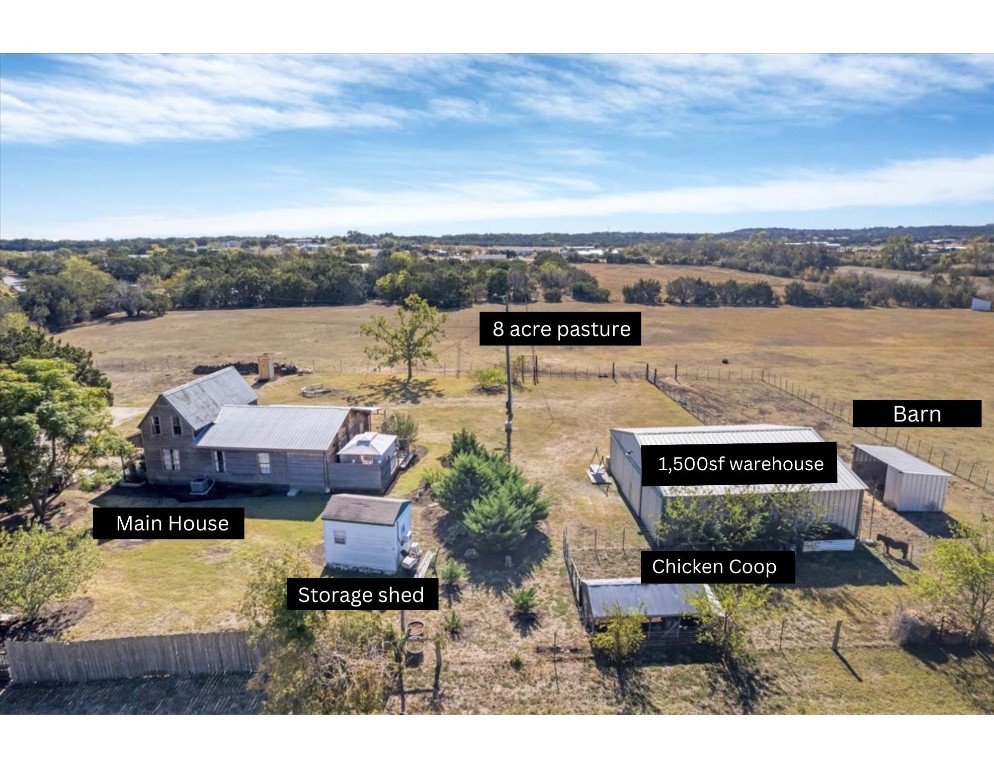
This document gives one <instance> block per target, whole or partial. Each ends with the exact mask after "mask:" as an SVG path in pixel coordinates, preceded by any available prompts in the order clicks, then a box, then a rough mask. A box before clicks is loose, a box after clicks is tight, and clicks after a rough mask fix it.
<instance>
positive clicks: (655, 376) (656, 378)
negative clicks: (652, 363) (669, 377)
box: [652, 368, 659, 387]
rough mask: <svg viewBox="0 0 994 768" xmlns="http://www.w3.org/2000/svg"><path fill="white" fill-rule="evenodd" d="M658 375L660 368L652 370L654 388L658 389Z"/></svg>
mask: <svg viewBox="0 0 994 768" xmlns="http://www.w3.org/2000/svg"><path fill="white" fill-rule="evenodd" d="M658 374H659V369H658V368H653V369H652V386H654V387H658V386H659V384H658V383H657V381H658Z"/></svg>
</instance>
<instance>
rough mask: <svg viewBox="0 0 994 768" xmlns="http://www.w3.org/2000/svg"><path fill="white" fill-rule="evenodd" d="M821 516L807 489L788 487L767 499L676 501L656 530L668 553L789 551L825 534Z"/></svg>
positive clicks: (732, 496) (754, 495)
mask: <svg viewBox="0 0 994 768" xmlns="http://www.w3.org/2000/svg"><path fill="white" fill-rule="evenodd" d="M823 517H824V514H823V510H822V509H821V507H820V505H819V504H818V501H817V498H816V497H815V495H814V493H813V491H812V490H811V488H810V487H808V486H784V487H778V488H775V489H774V490H772V491H769V492H767V493H746V492H741V493H729V494H701V495H698V496H675V497H673V498H671V499H668V500H667V503H666V510H665V512H664V514H663V515H662V516H661V517H660V519H659V523H658V524H657V530H656V538H657V541H658V542H659V544H660V546H661V547H662V548H664V549H680V550H733V551H736V550H744V549H754V548H757V547H764V546H765V547H768V546H771V545H773V546H786V547H789V548H792V549H798V548H800V546H801V542H802V541H803V540H805V539H807V538H810V537H811V536H812V535H813V534H816V533H819V532H821V530H822V529H824V528H825V527H826V526H825V523H824V522H823Z"/></svg>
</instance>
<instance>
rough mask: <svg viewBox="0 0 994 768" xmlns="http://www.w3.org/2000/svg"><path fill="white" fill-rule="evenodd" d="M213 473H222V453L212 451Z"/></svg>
mask: <svg viewBox="0 0 994 768" xmlns="http://www.w3.org/2000/svg"><path fill="white" fill-rule="evenodd" d="M214 471H215V472H224V451H214Z"/></svg>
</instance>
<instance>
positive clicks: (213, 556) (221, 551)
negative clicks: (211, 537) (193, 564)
mask: <svg viewBox="0 0 994 768" xmlns="http://www.w3.org/2000/svg"><path fill="white" fill-rule="evenodd" d="M234 551H235V550H234V547H232V546H231V545H229V544H215V545H214V546H212V547H208V548H207V549H206V550H205V551H204V554H203V556H202V559H203V561H204V562H205V563H223V562H224V561H225V560H227V559H228V558H229V557H231V555H232V554H233V553H234Z"/></svg>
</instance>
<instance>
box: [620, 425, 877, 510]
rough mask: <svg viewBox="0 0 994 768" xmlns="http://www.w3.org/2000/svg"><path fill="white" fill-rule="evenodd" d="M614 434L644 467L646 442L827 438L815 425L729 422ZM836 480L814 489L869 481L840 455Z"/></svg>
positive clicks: (688, 491) (718, 489) (681, 491)
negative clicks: (861, 477)
mask: <svg viewBox="0 0 994 768" xmlns="http://www.w3.org/2000/svg"><path fill="white" fill-rule="evenodd" d="M611 434H612V435H613V436H614V437H615V438H616V439H617V440H618V442H619V443H620V444H621V445H622V447H625V448H628V450H629V452H630V453H631V454H632V459H633V460H634V461H635V463H636V465H637V466H638V467H639V468H641V466H642V455H641V450H640V449H641V447H642V446H643V445H727V444H729V443H814V442H823V440H822V437H821V435H819V434H818V433H817V432H816V431H815V430H813V429H811V427H796V426H784V425H779V424H728V425H720V426H712V427H635V428H619V429H612V430H611ZM836 468H837V472H836V478H837V479H836V481H835V482H834V483H811V484H810V487H811V490H813V491H865V490H866V489H867V486H866V483H864V482H863V481H862V480H860V479H859V476H858V475H857V474H856V473H855V472H853V471H852V470H851V469H850V468H849V467H848V466H846V464H845V462H843V461H842V459H840V458H838V457H836ZM776 488H777V486H776V485H775V484H771V483H763V484H757V485H745V486H743V485H695V486H688V487H675V486H660V488H659V491H660V493H661V494H662V495H663V496H688V495H698V494H726V493H742V492H754V493H766V492H769V491H772V490H775V489H776Z"/></svg>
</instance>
